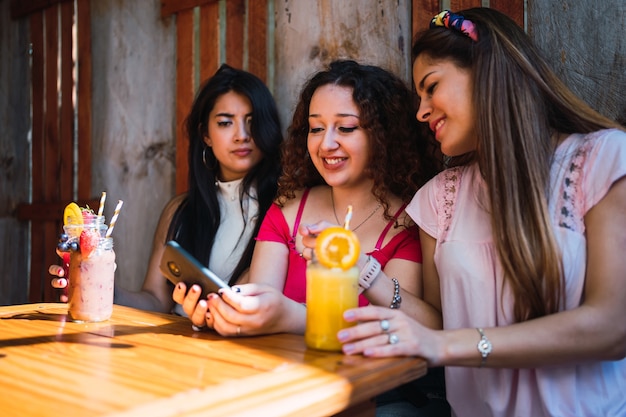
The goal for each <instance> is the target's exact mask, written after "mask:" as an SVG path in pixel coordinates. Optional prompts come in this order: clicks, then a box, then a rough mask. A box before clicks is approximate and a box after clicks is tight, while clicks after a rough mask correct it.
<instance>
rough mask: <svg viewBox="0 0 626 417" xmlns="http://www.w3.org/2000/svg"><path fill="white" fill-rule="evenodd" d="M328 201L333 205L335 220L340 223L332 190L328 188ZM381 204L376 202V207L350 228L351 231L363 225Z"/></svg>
mask: <svg viewBox="0 0 626 417" xmlns="http://www.w3.org/2000/svg"><path fill="white" fill-rule="evenodd" d="M330 201H331V203H332V205H333V214H334V215H335V220H337V224H338V225H341V222H340V221H339V217H337V211H336V210H335V197H334V196H333V190H332V189H331V190H330ZM381 206H382V204H380V203H378V205H377V206H376V208H375V209H374V210H372V212H371V213H370V215H369V216H367V217H366V218H365V220H363V221H362V222H361V223H359V224H357V225H356V227H353V228H352V231H353V232H356V229H358V228H359V227H361V226H363V225H364V224H365V222H366V221H368V220H369V219H371V218H372V216H373V215H374V214H376V212H377V211H378V209H380V207H381Z"/></svg>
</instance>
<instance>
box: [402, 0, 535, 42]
mask: <svg viewBox="0 0 626 417" xmlns="http://www.w3.org/2000/svg"><path fill="white" fill-rule="evenodd" d="M441 3H444V2H443V1H439V0H413V11H412V15H413V34H414V35H415V33H417V32H418V31H420V30H423V29H426V28H428V25H429V23H430V21H431V19H432V18H433V16H435V15H436V14H437V13H439V12H440V11H441V10H442V8H443V6H442V4H441ZM448 3H449V7H447V8H448V9H449V10H451V11H453V12H456V11H459V10H463V9H469V8H471V7H481V6H486V7H491V8H494V9H496V10H499V11H501V12H503V13H504V14H506V15H507V16H509V17H510V18H512V19H513V20H515V22H517V24H518V25H520V26H521V27H524V0H488V1H487V2H485V1H483V0H449V2H448Z"/></svg>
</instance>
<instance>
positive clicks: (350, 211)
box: [343, 205, 352, 230]
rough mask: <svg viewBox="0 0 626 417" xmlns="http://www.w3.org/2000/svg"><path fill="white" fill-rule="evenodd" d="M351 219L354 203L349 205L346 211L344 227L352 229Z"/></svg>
mask: <svg viewBox="0 0 626 417" xmlns="http://www.w3.org/2000/svg"><path fill="white" fill-rule="evenodd" d="M350 220H352V205H349V206H348V211H347V212H346V219H345V220H344V222H343V228H344V229H346V230H349V229H350Z"/></svg>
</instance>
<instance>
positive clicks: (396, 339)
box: [389, 333, 400, 345]
mask: <svg viewBox="0 0 626 417" xmlns="http://www.w3.org/2000/svg"><path fill="white" fill-rule="evenodd" d="M399 341H400V338H399V337H398V335H397V334H393V333H392V334H390V335H389V344H390V345H395V344H396V343H398V342H399Z"/></svg>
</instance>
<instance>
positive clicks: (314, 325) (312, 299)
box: [304, 262, 359, 351]
mask: <svg viewBox="0 0 626 417" xmlns="http://www.w3.org/2000/svg"><path fill="white" fill-rule="evenodd" d="M358 290H359V269H358V268H357V267H356V266H353V267H351V268H349V269H347V270H344V269H342V268H327V267H324V266H323V265H320V264H319V263H317V262H311V263H309V265H308V266H307V270H306V306H307V316H306V331H305V334H304V338H305V342H306V345H307V346H308V347H310V348H314V349H320V350H331V351H340V350H341V343H340V342H339V340H338V339H337V333H338V332H339V330H341V329H344V328H346V327H349V326H351V325H353V324H352V323H348V322H346V321H345V320H344V319H343V313H344V311H346V310H348V309H350V308H356V307H357V306H358V297H359V291H358Z"/></svg>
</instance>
